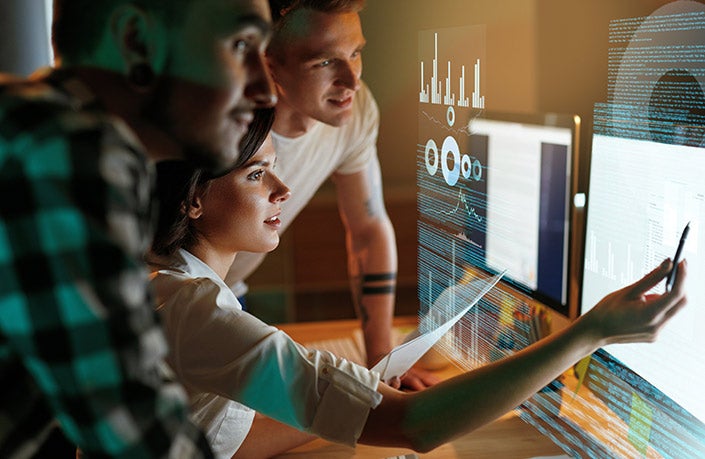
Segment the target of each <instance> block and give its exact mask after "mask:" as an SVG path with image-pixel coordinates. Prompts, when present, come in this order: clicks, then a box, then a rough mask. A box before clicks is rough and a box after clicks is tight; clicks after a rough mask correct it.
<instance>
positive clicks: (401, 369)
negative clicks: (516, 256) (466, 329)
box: [372, 270, 506, 381]
mask: <svg viewBox="0 0 705 459" xmlns="http://www.w3.org/2000/svg"><path fill="white" fill-rule="evenodd" d="M505 273H506V270H505V271H502V272H501V273H499V274H497V275H495V276H492V277H489V278H487V279H476V280H472V281H470V282H468V283H466V284H458V285H454V286H452V287H449V288H447V289H445V290H444V291H443V292H442V293H441V294H440V295H439V296H438V298H437V299H436V301H434V302H433V306H432V307H431V309H430V311H429V314H427V315H426V316H424V317H423V318H421V321H420V323H419V326H418V328H417V329H416V330H414V331H413V332H411V333H410V334H409V335H408V336H407V338H406V339H405V340H404V342H403V343H402V344H400V345H399V346H397V347H395V348H394V349H392V350H391V352H389V354H387V355H386V356H384V357H383V358H382V360H380V361H379V362H377V364H376V365H375V366H374V367H372V370H373V371H377V372H379V374H380V375H381V377H382V380H383V381H389V380H391V379H392V378H394V377H397V376H402V375H403V374H404V373H406V372H407V371H408V370H409V368H411V367H412V366H413V365H414V364H415V363H416V362H417V361H418V360H419V359H420V358H421V357H422V356H423V355H424V354H425V353H426V352H428V350H429V349H431V348H432V347H433V345H434V344H436V342H437V341H438V340H439V339H441V337H442V336H443V335H444V334H445V333H446V332H447V331H448V330H450V329H451V327H452V326H453V325H455V324H456V322H458V321H459V320H460V319H461V318H462V317H463V316H464V315H465V314H467V312H468V311H470V309H472V307H473V306H475V305H476V304H477V302H478V301H480V299H481V298H482V297H483V296H485V294H486V293H487V292H489V291H490V290H491V289H492V287H494V286H495V285H496V284H497V282H499V280H500V279H501V278H502V276H504V274H505ZM439 312H440V313H441V314H442V317H448V316H451V314H454V315H452V316H451V318H450V319H449V320H447V321H445V322H444V323H442V324H440V325H438V326H436V324H435V321H434V316H438V313H439Z"/></svg>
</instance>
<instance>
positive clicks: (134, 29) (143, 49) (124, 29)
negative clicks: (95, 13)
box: [109, 3, 168, 74]
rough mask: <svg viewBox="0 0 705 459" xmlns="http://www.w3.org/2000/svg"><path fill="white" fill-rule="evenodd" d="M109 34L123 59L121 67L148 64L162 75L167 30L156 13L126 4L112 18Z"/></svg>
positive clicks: (125, 68)
mask: <svg viewBox="0 0 705 459" xmlns="http://www.w3.org/2000/svg"><path fill="white" fill-rule="evenodd" d="M109 21H110V33H111V36H112V39H113V41H114V43H115V46H116V47H117V49H118V50H119V52H120V56H121V57H122V61H123V62H122V68H123V69H124V70H125V72H126V73H127V72H129V71H130V69H131V68H132V67H134V66H135V65H139V64H147V65H149V66H150V67H151V68H152V70H153V71H154V72H155V73H157V74H160V73H161V70H162V68H163V62H164V60H165V58H164V56H165V54H166V45H167V41H168V38H167V37H166V28H165V27H164V24H163V23H162V21H161V19H160V18H158V17H156V15H155V14H154V13H151V12H149V11H146V10H144V9H142V8H139V7H137V6H135V5H132V4H129V3H125V4H123V5H121V6H119V7H117V8H115V10H114V11H113V12H112V14H111V15H110V20H109Z"/></svg>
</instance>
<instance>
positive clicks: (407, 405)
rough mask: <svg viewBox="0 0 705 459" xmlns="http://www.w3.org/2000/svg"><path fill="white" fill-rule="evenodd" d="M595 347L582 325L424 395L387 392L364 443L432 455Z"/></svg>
mask: <svg viewBox="0 0 705 459" xmlns="http://www.w3.org/2000/svg"><path fill="white" fill-rule="evenodd" d="M576 325H577V324H576ZM594 349H595V345H594V340H591V339H590V338H589V337H588V333H587V332H586V331H584V327H581V326H576V327H573V328H571V329H568V330H566V331H565V332H563V333H560V334H557V335H555V336H552V337H551V338H549V339H546V340H544V341H542V342H540V343H539V344H536V345H534V346H532V347H529V348H527V349H525V350H523V351H521V352H519V353H517V354H515V355H513V356H511V357H508V358H506V359H503V360H501V361H499V362H495V363H493V364H490V365H487V366H485V367H482V368H480V369H478V370H475V371H472V372H469V373H465V374H463V375H460V376H458V377H455V378H453V379H450V380H448V381H445V382H443V383H441V384H439V385H436V386H434V387H432V388H430V389H427V390H425V391H422V392H417V393H414V394H402V395H399V394H396V393H394V392H392V390H391V389H389V388H383V389H382V390H383V392H385V399H384V400H383V402H382V405H381V406H380V407H378V408H377V409H375V410H373V411H372V412H370V417H369V419H368V423H367V425H366V426H365V430H364V431H363V434H362V436H361V438H360V441H361V442H362V443H371V444H389V441H390V439H395V440H396V441H397V442H399V443H398V445H399V446H404V447H410V448H413V449H415V450H418V451H428V450H430V449H433V448H435V447H437V446H439V445H441V444H443V443H445V442H447V441H449V440H452V439H453V438H455V437H457V436H458V435H461V434H465V433H468V432H471V431H472V430H474V429H476V428H478V427H481V426H483V425H485V424H487V423H489V422H491V421H493V420H494V419H496V418H498V417H500V416H501V415H503V414H504V413H506V412H508V411H510V410H512V409H513V408H515V407H516V406H518V405H519V404H520V403H521V402H523V401H524V400H526V399H527V398H528V397H530V396H531V395H532V394H534V393H535V392H536V391H538V390H539V389H541V388H542V387H543V386H545V385H546V384H548V383H549V382H550V381H552V380H553V379H555V378H556V377H557V376H558V375H560V374H561V373H562V372H563V371H565V370H566V369H567V368H569V367H570V366H571V365H572V364H573V363H575V362H576V361H577V360H579V359H580V358H581V357H582V356H584V355H586V354H589V353H590V352H592V351H593V350H594ZM388 416H393V417H395V418H394V419H389V418H388ZM384 417H386V418H384Z"/></svg>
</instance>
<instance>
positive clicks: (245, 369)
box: [150, 250, 382, 458]
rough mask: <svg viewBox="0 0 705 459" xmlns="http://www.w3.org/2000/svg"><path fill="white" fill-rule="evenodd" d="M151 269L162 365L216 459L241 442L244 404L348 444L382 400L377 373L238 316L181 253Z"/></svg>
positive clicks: (216, 282)
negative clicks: (164, 354)
mask: <svg viewBox="0 0 705 459" xmlns="http://www.w3.org/2000/svg"><path fill="white" fill-rule="evenodd" d="M150 264H151V267H152V271H153V272H152V280H151V282H152V286H153V288H154V291H155V293H156V296H157V310H158V312H159V314H160V316H161V319H162V322H163V325H164V330H165V332H166V337H167V340H168V342H169V350H170V353H169V357H168V358H167V361H168V363H169V365H170V366H171V368H172V370H173V371H174V372H175V373H176V376H177V377H178V379H179V381H180V382H181V383H182V384H183V385H184V387H185V388H186V390H187V392H188V394H189V397H190V401H191V409H192V413H193V417H194V421H195V422H196V423H197V425H199V426H200V427H201V429H203V431H204V432H205V434H206V436H207V438H208V440H209V441H210V443H211V445H212V447H213V449H214V452H215V454H216V455H217V456H218V457H228V458H229V457H231V456H232V455H233V454H234V453H235V452H236V451H237V449H238V448H239V447H240V445H241V444H242V442H243V440H244V439H245V437H246V435H247V433H248V431H249V429H250V427H251V425H252V418H253V416H254V412H253V411H252V410H250V409H249V408H247V406H249V407H251V408H252V409H255V410H257V411H259V412H260V413H262V414H265V415H267V416H269V417H271V418H273V419H276V420H278V421H280V422H283V423H286V424H289V425H291V426H294V427H296V428H298V429H300V430H304V431H307V432H310V433H312V434H314V435H318V436H320V437H322V438H325V439H328V440H331V441H334V442H338V443H344V444H347V445H354V444H355V443H356V442H357V439H358V437H359V436H360V433H361V432H362V428H363V426H364V425H365V422H366V421H367V416H368V414H369V410H370V409H371V408H374V407H376V406H377V405H378V404H379V402H380V401H381V400H382V396H381V394H379V393H378V392H377V391H376V389H377V385H378V384H379V374H378V373H376V372H373V371H370V370H368V369H366V368H364V367H362V366H359V365H356V364H354V363H351V362H349V361H347V360H345V359H341V358H339V357H336V356H335V355H333V354H331V353H329V352H321V351H309V350H307V349H306V348H305V347H303V346H301V345H300V344H298V343H295V342H294V341H293V340H292V339H291V338H290V337H289V336H288V335H286V334H285V333H284V332H282V331H281V330H278V329H277V328H275V327H272V326H269V325H266V324H265V323H263V322H262V321H260V320H259V319H257V318H255V317H254V316H252V315H251V314H248V313H247V312H244V311H242V308H241V306H240V304H239V303H238V301H237V298H236V297H235V295H234V294H233V292H232V291H231V290H230V289H229V288H228V287H227V286H226V285H225V283H224V282H223V281H222V280H221V279H220V278H219V277H218V276H217V275H216V274H215V273H214V272H213V270H211V268H210V267H209V266H208V265H206V264H205V263H203V262H202V261H201V260H199V259H198V258H197V257H195V256H194V255H192V254H190V253H189V252H187V251H185V250H179V252H178V253H177V254H176V255H175V256H174V257H173V258H171V259H169V260H157V259H156V258H154V259H152V260H151V263H150ZM234 400H237V402H236V401H234ZM238 402H240V403H238ZM241 403H242V405H241ZM243 405H247V406H243Z"/></svg>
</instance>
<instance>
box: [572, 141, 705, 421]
mask: <svg viewBox="0 0 705 459" xmlns="http://www.w3.org/2000/svg"><path fill="white" fill-rule="evenodd" d="M704 173H705V148H698V147H694V146H688V145H673V144H665V143H658V142H654V141H650V140H645V139H633V138H619V137H612V136H609V135H602V134H596V135H594V137H593V149H592V161H591V168H590V192H589V201H588V211H587V212H588V216H587V225H586V234H585V239H586V240H585V269H584V277H583V290H582V312H587V311H588V310H589V309H591V308H592V307H593V306H594V305H595V303H597V302H598V301H599V300H600V299H601V298H602V297H603V296H605V295H606V294H608V293H609V292H611V291H614V290H616V289H618V288H621V287H623V286H625V285H627V284H630V283H632V282H633V281H635V280H637V279H639V278H640V277H642V276H643V275H644V274H646V273H647V272H649V271H650V270H651V269H653V268H654V267H656V266H657V265H658V264H659V263H660V262H661V261H662V260H663V259H665V258H667V257H671V258H673V256H674V255H675V252H676V247H677V245H678V242H679V239H680V235H681V233H682V231H683V229H684V227H685V226H686V224H688V223H689V222H690V233H689V236H688V239H687V240H686V243H685V245H684V250H683V256H684V257H685V258H686V259H687V260H688V281H687V294H688V300H689V303H690V306H689V307H686V308H685V309H684V310H683V311H682V312H681V313H680V314H678V315H677V316H676V317H674V318H673V319H672V321H671V322H670V323H669V324H668V325H667V326H666V327H665V328H664V330H663V331H662V332H661V334H660V336H659V339H658V341H657V342H656V343H653V344H630V345H618V346H617V345H615V346H608V347H606V348H605V351H606V352H607V353H608V354H609V355H611V356H613V357H614V358H616V359H617V360H618V361H619V362H621V363H622V364H623V365H625V366H626V367H628V368H629V369H630V370H632V371H634V372H635V373H636V374H638V375H639V376H640V377H641V378H643V379H644V380H646V381H648V383H649V384H651V385H653V386H654V387H655V388H657V389H658V390H659V391H661V392H662V393H663V394H665V395H666V396H668V397H669V398H670V399H672V400H673V401H674V402H676V403H677V404H678V405H680V406H681V407H683V408H684V409H685V410H687V411H688V412H689V413H690V414H692V415H693V416H694V417H696V418H697V419H699V420H700V421H701V422H705V397H703V395H702V391H701V382H700V381H701V378H702V377H703V376H705V354H703V349H705V333H703V332H702V330H700V328H702V326H703V324H705V309H704V308H702V307H699V306H701V305H702V304H703V301H705V284H703V283H702V279H703V276H704V275H705V251H704V250H703V242H704V241H705V239H704V238H703V235H704V232H705V228H703V224H704V223H705V179H704V178H703V174H704ZM664 285H665V284H664V283H662V284H660V285H659V286H657V287H656V288H655V289H654V292H655V293H659V292H663V291H664V288H665V287H664Z"/></svg>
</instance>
